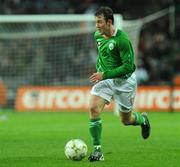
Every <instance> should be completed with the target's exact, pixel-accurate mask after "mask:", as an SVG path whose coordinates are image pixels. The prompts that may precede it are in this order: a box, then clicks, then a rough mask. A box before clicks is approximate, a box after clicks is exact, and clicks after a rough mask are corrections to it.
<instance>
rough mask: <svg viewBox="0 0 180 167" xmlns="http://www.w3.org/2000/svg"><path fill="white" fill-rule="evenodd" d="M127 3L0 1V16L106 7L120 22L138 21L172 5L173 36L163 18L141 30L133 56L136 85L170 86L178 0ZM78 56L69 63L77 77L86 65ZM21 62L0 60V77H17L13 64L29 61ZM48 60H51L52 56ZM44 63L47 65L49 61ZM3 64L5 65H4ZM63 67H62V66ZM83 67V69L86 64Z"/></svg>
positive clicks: (177, 44) (177, 70)
mask: <svg viewBox="0 0 180 167" xmlns="http://www.w3.org/2000/svg"><path fill="white" fill-rule="evenodd" d="M130 4H132V1H130V0H113V1H109V0H83V1H82V0H0V14H4V15H6V14H83V13H94V11H95V10H96V9H97V8H98V7H99V6H101V5H108V6H110V7H112V9H113V10H114V12H115V13H121V14H122V15H123V18H124V19H138V18H142V17H144V16H147V15H149V14H152V13H154V12H157V11H159V10H162V9H164V8H167V7H169V6H171V5H173V4H175V6H176V27H175V32H174V33H173V34H170V33H169V19H168V18H167V17H166V18H165V19H159V20H158V21H154V22H151V23H150V24H146V25H144V26H143V27H142V30H141V33H140V40H139V45H138V55H137V57H138V60H137V66H138V68H137V71H136V72H137V77H138V81H139V84H148V85H149V84H151V85H153V84H161V85H162V84H171V83H172V81H173V79H174V77H175V76H177V75H179V74H180V65H179V64H180V14H179V13H180V6H179V0H175V1H173V0H148V1H144V0H138V1H136V3H135V2H134V4H133V5H130ZM56 42H58V41H54V43H56ZM44 43H45V44H44V46H46V47H45V48H47V45H48V41H44ZM4 45H5V43H3V44H1V43H0V47H1V49H2V50H3V47H4ZM7 45H8V44H7ZM13 45H14V46H10V47H14V48H16V47H15V45H17V43H15V44H13ZM18 45H24V48H26V50H28V48H29V52H33V50H32V47H31V46H29V45H28V42H27V43H26V44H25V43H19V44H18ZM49 47H50V46H49ZM12 51H13V49H12ZM21 52H22V51H21ZM38 52H39V53H38V54H39V55H40V54H43V52H44V51H43V50H41V49H40V50H38ZM78 54H79V58H78V59H76V60H77V61H74V62H71V63H74V68H75V70H73V72H75V73H74V75H78V67H79V66H80V65H82V64H81V62H85V61H86V62H87V60H85V57H84V56H83V53H82V54H81V53H78ZM21 55H22V53H21ZM29 55H30V54H29ZM50 57H51V56H50ZM55 58H57V57H55ZM23 59H24V57H21V58H19V59H16V60H15V59H14V60H5V61H1V63H0V69H1V72H0V73H1V74H0V75H1V76H6V75H9V76H13V75H17V74H18V70H19V73H20V71H22V69H23V68H24V67H22V66H21V67H18V66H16V64H18V62H16V61H21V62H24V65H26V64H27V63H28V62H30V61H31V57H28V56H26V58H25V59H24V60H23ZM51 59H53V56H52V57H51ZM57 60H58V59H57ZM48 61H50V62H51V60H48ZM80 61H81V62H80ZM9 62H11V64H12V65H9V64H8V63H9ZM52 62H54V61H52ZM55 62H56V61H55ZM6 64H8V65H7V66H6ZM63 64H64V65H66V64H65V63H63ZM63 64H62V65H63ZM84 65H85V66H87V65H88V64H84ZM52 66H53V64H52ZM58 66H59V65H58ZM58 66H57V68H58ZM61 67H62V66H61ZM70 73H71V71H70ZM66 74H67V73H66ZM45 75H48V73H47V72H46V74H45ZM50 75H51V74H49V77H50ZM54 75H57V76H56V78H58V77H60V78H63V76H61V74H59V72H58V70H57V74H54ZM67 75H68V74H67ZM42 76H43V75H42ZM51 78H52V76H51ZM51 78H49V79H51ZM37 84H38V83H37Z"/></svg>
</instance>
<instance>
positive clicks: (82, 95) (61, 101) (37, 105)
mask: <svg viewBox="0 0 180 167" xmlns="http://www.w3.org/2000/svg"><path fill="white" fill-rule="evenodd" d="M89 91H90V87H54V86H53V87H20V88H19V89H18V93H17V98H16V110H18V111H30V110H36V111H60V110H68V111H72V110H87V109H88V103H89ZM107 108H111V109H112V105H108V106H107Z"/></svg>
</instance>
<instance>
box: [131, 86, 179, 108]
mask: <svg viewBox="0 0 180 167" xmlns="http://www.w3.org/2000/svg"><path fill="white" fill-rule="evenodd" d="M134 104H135V108H136V109H138V110H151V111H152V110H156V111H157V110H158V111H170V110H179V111H180V87H174V88H171V87H169V86H141V87H139V88H138V90H137V96H136V99H135V103H134Z"/></svg>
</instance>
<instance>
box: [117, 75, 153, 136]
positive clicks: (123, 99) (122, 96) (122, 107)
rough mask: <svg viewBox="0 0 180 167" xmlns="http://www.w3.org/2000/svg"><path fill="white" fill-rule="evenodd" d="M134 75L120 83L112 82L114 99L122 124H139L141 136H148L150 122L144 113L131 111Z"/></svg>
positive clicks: (134, 83) (134, 91) (134, 90)
mask: <svg viewBox="0 0 180 167" xmlns="http://www.w3.org/2000/svg"><path fill="white" fill-rule="evenodd" d="M136 87H137V83H136V77H135V75H133V74H132V76H131V77H130V78H128V79H127V80H125V81H123V82H121V83H120V84H116V83H115V84H114V89H116V91H115V94H114V100H115V101H116V103H117V104H118V105H119V111H120V116H121V121H122V123H123V124H124V125H139V126H141V129H142V137H143V138H144V139H146V138H148V137H149V135H150V129H151V127H150V124H149V121H148V118H147V115H146V114H144V113H143V114H141V113H138V112H132V110H133V104H134V99H135V95H136Z"/></svg>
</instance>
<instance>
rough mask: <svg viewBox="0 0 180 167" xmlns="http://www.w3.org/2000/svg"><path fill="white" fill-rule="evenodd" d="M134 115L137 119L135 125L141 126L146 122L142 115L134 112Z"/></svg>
mask: <svg viewBox="0 0 180 167" xmlns="http://www.w3.org/2000/svg"><path fill="white" fill-rule="evenodd" d="M133 115H134V117H135V123H134V125H141V124H143V123H144V122H145V119H144V117H143V116H142V115H141V114H140V113H138V112H134V113H133Z"/></svg>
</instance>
